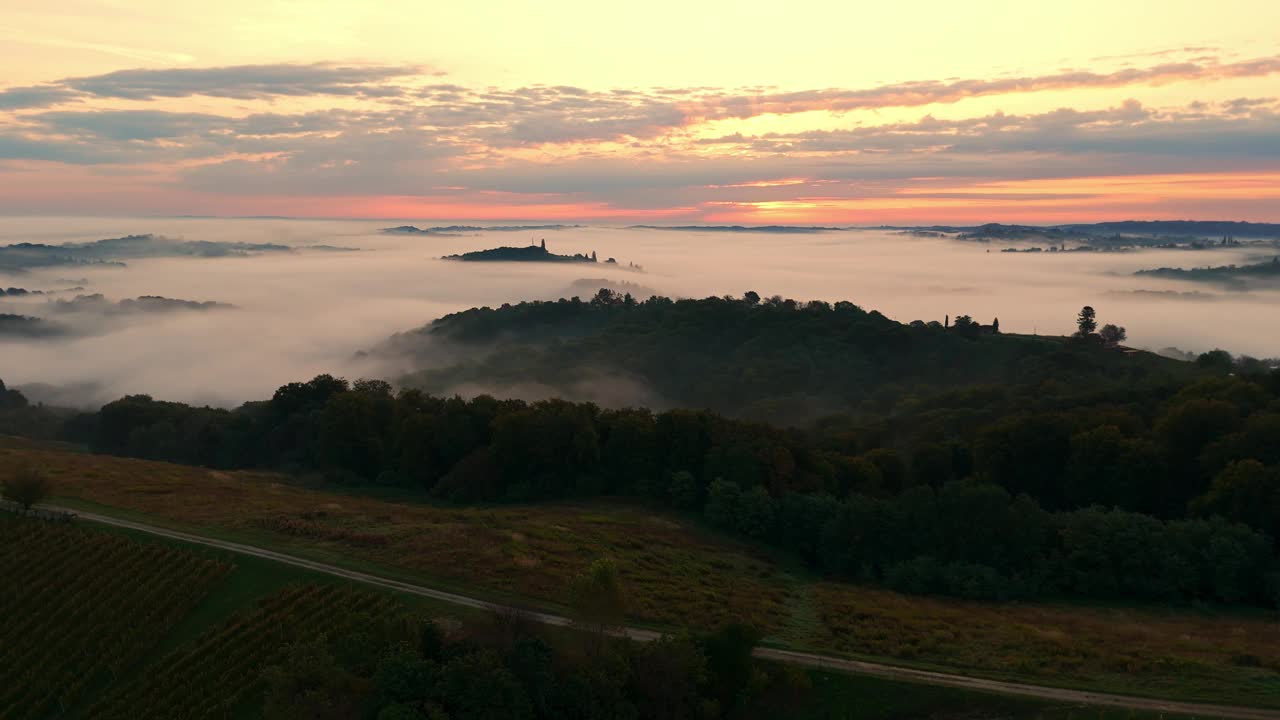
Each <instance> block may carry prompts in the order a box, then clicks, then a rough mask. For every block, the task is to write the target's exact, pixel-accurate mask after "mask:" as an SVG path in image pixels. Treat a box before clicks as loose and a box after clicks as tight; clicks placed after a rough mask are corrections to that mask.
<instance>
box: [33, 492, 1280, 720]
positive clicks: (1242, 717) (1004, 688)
mask: <svg viewBox="0 0 1280 720" xmlns="http://www.w3.org/2000/svg"><path fill="white" fill-rule="evenodd" d="M45 508H46V509H49V510H54V511H63V512H69V513H74V514H75V515H76V516H77V517H78V518H79V519H81V520H88V521H90V522H96V523H101V524H104V525H113V526H115V527H121V528H127V529H129V530H136V531H138V532H144V533H149V534H151V535H158V536H160V537H165V538H170V539H172V540H180V541H183V542H189V543H194V544H197V545H204V546H207V547H212V548H218V549H220V550H229V551H231V552H235V553H240V554H242V555H252V556H253V557H259V558H265V559H267V560H274V561H275V562H279V563H284V564H286V565H293V566H295V567H300V568H306V569H308V570H314V571H316V572H321V573H325V574H328V575H333V576H336V577H340V578H345V579H347V580H353V581H355V582H359V583H364V584H366V585H375V586H378V587H383V588H388V589H391V590H396V591H399V592H404V593H409V594H411V595H420V596H422V597H428V598H432V599H435V600H440V601H442V602H446V603H450V604H453V605H460V606H463V607H469V608H476V609H480V610H492V611H496V612H519V613H521V614H522V615H524V616H525V617H528V618H530V619H533V620H536V621H537V622H540V623H543V624H546V625H559V626H564V625H569V624H570V623H571V621H570V620H569V618H566V617H564V616H561V615H553V614H550V613H542V612H530V611H527V610H524V609H522V608H516V607H513V606H510V605H501V604H498V603H492V602H488V601H486V600H480V599H478V598H473V597H468V596H466V595H458V594H457V593H451V592H446V591H444V590H436V589H433V588H429V587H425V586H422V585H413V584H410V583H405V582H400V581H399V580H391V579H389V578H384V577H378V576H377V575H370V574H368V573H363V572H359V571H357V570H348V569H346V568H341V567H338V566H336V565H329V564H327V563H322V562H316V561H314V560H307V559H305V558H300V557H296V556H294V555H286V554H284V553H280V552H276V551H274V550H267V549H265V548H260V547H254V546H252V545H244V544H241V543H235V542H229V541H226V540H218V539H216V538H209V537H203V536H200V535H193V534H191V533H185V532H180V531H177V530H169V529H168V528H162V527H157V526H155V525H148V524H146V523H140V522H135V521H133V520H125V519H123V518H117V517H112V516H110V515H101V514H98V513H91V512H83V511H81V510H75V509H72V508H62V507H56V506H45ZM621 634H623V635H625V636H627V637H629V638H631V639H633V640H639V641H649V640H655V639H657V638H659V637H661V636H662V633H659V632H655V631H653V630H643V629H640V628H624V629H623V630H622V632H621ZM755 654H756V657H760V658H764V659H766V660H774V661H777V662H784V663H791V664H794V665H803V666H806V667H815V668H824V669H829V670H837V671H841V672H849V673H856V674H859V675H872V676H875V677H882V678H887V679H890V680H903V681H907V682H917V683H923V684H926V685H938V686H944V687H954V688H961V689H965V690H977V691H981V692H991V693H1000V694H1005V695H1021V696H1025V697H1033V698H1040V699H1044V700H1055V701H1060V702H1066V703H1075V704H1080V705H1107V706H1112V707H1118V708H1127V709H1131V710H1142V711H1148V712H1159V713H1172V714H1177V715H1193V716H1199V717H1212V718H1234V719H1239V720H1280V711H1277V710H1264V709H1261V708H1248V707H1237V706H1230V705H1208V704H1201V703H1188V702H1177V701H1173V700H1158V699H1154V698H1143V697H1133V696H1130V695H1111V694H1107V693H1095V692H1088V691H1084V690H1068V689H1064V688H1054V687H1045V686H1043V685H1028V684H1024V683H1015V682H1007V681H1003V680H988V679H985V678H976V677H969V676H966V675H953V674H950V673H941V672H933V671H930V670H915V669H912V668H904V667H897V666H894V665H884V664H881V663H873V662H864V661H861V660H847V659H844V658H837V657H830V656H826V655H817V654H813V653H805V652H795V651H791V650H779V649H776V648H757V649H756V652H755Z"/></svg>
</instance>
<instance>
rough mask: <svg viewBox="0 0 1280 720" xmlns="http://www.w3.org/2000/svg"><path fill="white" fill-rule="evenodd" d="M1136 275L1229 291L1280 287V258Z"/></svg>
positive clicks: (1169, 269)
mask: <svg viewBox="0 0 1280 720" xmlns="http://www.w3.org/2000/svg"><path fill="white" fill-rule="evenodd" d="M1134 274H1135V275H1140V276H1148V277H1158V278H1165V279H1168V280H1188V281H1191V282H1201V283H1210V284H1213V285H1220V286H1222V287H1224V288H1227V289H1229V290H1248V289H1250V288H1251V287H1259V286H1267V287H1278V286H1280V256H1276V257H1273V258H1272V259H1270V260H1266V261H1263V262H1259V263H1253V264H1251V265H1221V266H1218V267H1203V268H1190V269H1183V268H1169V267H1163V268H1155V269H1153V270H1139V271H1138V272H1136V273H1134Z"/></svg>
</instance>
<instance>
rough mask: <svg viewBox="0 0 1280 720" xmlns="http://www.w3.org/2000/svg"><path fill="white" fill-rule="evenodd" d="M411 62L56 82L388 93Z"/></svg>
mask: <svg viewBox="0 0 1280 720" xmlns="http://www.w3.org/2000/svg"><path fill="white" fill-rule="evenodd" d="M423 72H424V71H423V69H422V68H420V67H416V66H407V65H405V66H358V65H353V66H343V65H333V64H329V63H314V64H310V65H294V64H279V65H238V66H233V67H218V68H162V69H139V70H119V71H116V72H112V73H107V74H105V75H94V76H90V77H80V78H69V79H67V80H63V81H62V82H61V83H60V84H61V85H62V86H64V87H66V88H69V89H71V90H75V91H78V92H81V93H85V94H88V95H93V96H96V97H105V98H125V99H130V100H154V99H156V98H181V97H191V96H194V95H206V96H211V97H225V98H235V99H240V100H248V99H256V98H267V97H272V96H307V95H359V96H365V97H383V98H385V97H394V96H398V95H400V94H401V93H402V89H401V88H399V87H396V86H393V85H387V84H386V83H388V82H389V81H391V80H395V79H397V78H404V77H409V76H416V75H421V74H423Z"/></svg>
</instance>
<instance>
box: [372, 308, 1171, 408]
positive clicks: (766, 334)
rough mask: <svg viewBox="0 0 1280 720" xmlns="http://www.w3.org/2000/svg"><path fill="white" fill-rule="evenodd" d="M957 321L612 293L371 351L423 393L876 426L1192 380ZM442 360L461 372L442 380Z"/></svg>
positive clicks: (1110, 354) (1155, 364) (1110, 355)
mask: <svg viewBox="0 0 1280 720" xmlns="http://www.w3.org/2000/svg"><path fill="white" fill-rule="evenodd" d="M954 316H955V317H956V318H957V320H959V319H960V318H963V319H964V320H965V322H963V323H961V322H957V323H955V324H954V325H952V326H950V327H948V323H947V321H946V319H945V318H944V317H939V318H937V319H935V320H931V321H928V322H926V321H924V320H917V321H914V322H912V323H910V324H903V323H898V322H895V321H893V320H891V319H889V318H887V317H885V316H884V315H881V314H880V313H878V312H875V311H867V310H864V309H862V308H860V307H858V306H857V305H854V304H853V303H850V302H837V303H835V304H832V303H828V302H823V301H813V302H798V301H796V300H791V299H784V298H782V297H777V296H775V297H771V298H761V297H760V296H759V295H758V294H756V293H754V292H749V293H746V294H745V295H744V296H743V297H742V298H729V297H725V298H716V297H711V298H705V299H700V300H671V299H669V298H665V297H652V298H649V299H647V300H643V301H641V300H639V299H637V298H633V297H631V296H630V295H626V294H623V295H619V294H617V293H614V292H611V291H609V290H607V289H606V290H601V291H600V292H599V293H597V294H596V296H595V297H593V298H590V299H588V300H581V299H579V298H572V299H568V300H559V301H556V302H524V303H519V304H517V305H504V306H502V307H499V308H496V309H492V308H476V309H472V310H467V311H464V312H461V313H456V314H453V315H448V316H445V317H443V318H441V319H439V320H436V321H435V322H433V323H432V324H430V325H428V326H426V327H424V328H421V329H419V330H416V331H413V332H408V333H402V334H399V335H396V336H394V337H393V338H391V340H389V341H388V342H387V343H385V344H384V346H383V347H380V348H377V349H375V351H374V352H375V353H380V354H383V355H388V356H400V357H403V358H407V360H408V362H410V363H413V362H417V363H418V364H419V365H420V366H422V367H424V368H425V369H423V370H420V371H418V372H415V373H412V374H411V375H409V376H408V377H406V378H403V379H402V380H401V381H400V383H399V384H400V385H402V386H407V387H417V388H419V389H422V390H425V391H427V392H433V393H439V394H448V393H449V391H450V389H451V388H454V387H459V386H461V385H464V384H480V385H481V386H483V387H502V386H503V385H508V384H509V385H518V384H521V383H539V384H542V385H547V386H550V387H553V388H556V389H557V391H558V395H559V396H560V397H570V398H572V397H575V395H574V393H575V392H577V393H580V392H582V391H581V388H582V386H584V385H590V384H591V381H592V379H593V378H605V379H606V380H605V382H607V381H608V379H613V378H623V379H625V380H626V381H628V382H631V383H634V384H639V385H642V386H643V387H644V388H645V389H646V390H647V391H651V392H652V396H655V397H658V398H661V399H662V400H663V401H664V402H665V403H667V404H669V405H670V406H674V407H697V408H711V409H714V410H717V411H720V412H724V413H728V414H732V415H734V416H736V417H747V418H767V419H769V420H770V421H775V422H776V421H778V420H780V419H781V420H785V421H797V422H799V421H808V420H812V419H813V418H814V417H817V416H820V415H823V414H827V413H833V412H850V411H857V412H863V413H880V412H883V411H884V410H885V409H886V406H887V407H892V406H893V405H894V404H895V403H896V402H900V401H903V400H905V399H908V398H911V397H912V396H916V395H922V394H932V393H934V392H937V391H938V390H940V389H949V388H954V387H957V386H962V385H971V384H974V383H1002V384H1013V385H1024V384H1030V383H1039V382H1044V381H1055V382H1064V383H1093V384H1104V385H1108V386H1121V385H1123V384H1127V383H1134V382H1147V381H1150V380H1152V379H1154V378H1186V377H1188V376H1190V375H1193V374H1194V373H1195V368H1194V367H1193V366H1190V365H1187V364H1186V363H1179V362H1176V361H1172V360H1169V359H1167V358H1161V357H1158V356H1155V355H1151V354H1149V353H1137V354H1131V355H1126V354H1122V353H1120V352H1115V351H1107V350H1104V349H1101V348H1098V347H1095V346H1094V345H1091V344H1089V343H1082V342H1071V341H1068V340H1067V339H1065V338H1061V337H1032V336H1026V335H1011V334H1000V333H999V332H997V331H995V330H996V327H991V326H984V325H980V324H979V323H978V322H975V321H973V320H972V319H971V318H969V316H968V315H964V314H961V313H955V314H954ZM980 320H983V321H985V319H980ZM992 325H993V326H998V323H995V322H993V323H992ZM1006 330H1007V329H1006ZM442 356H445V357H460V358H466V359H464V360H460V361H457V362H451V363H450V364H447V365H445V366H443V367H440V366H439V358H440V357H442ZM577 397H579V398H582V397H584V396H583V395H578V396H577ZM646 404H647V403H646Z"/></svg>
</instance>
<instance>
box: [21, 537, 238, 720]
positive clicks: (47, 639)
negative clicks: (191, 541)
mask: <svg viewBox="0 0 1280 720" xmlns="http://www.w3.org/2000/svg"><path fill="white" fill-rule="evenodd" d="M230 571H231V566H230V565H229V564H227V563H224V562H219V561H216V560H211V559H207V558H205V557H202V556H200V555H196V554H193V553H189V552H185V551H182V550H177V549H173V548H168V547H164V546H160V545H141V544H137V543H132V542H129V541H128V540H125V539H123V538H119V537H113V536H110V535H105V534H102V533H95V532H92V531H88V530H81V529H72V528H66V527H61V526H47V525H44V524H42V523H38V522H30V521H20V520H15V519H12V517H11V516H8V515H3V514H0V577H4V578H5V582H4V583H3V584H2V585H0V617H4V618H6V619H7V622H5V623H3V624H0V676H3V677H4V678H5V679H6V682H5V683H4V684H3V686H0V714H2V715H3V716H4V717H5V718H7V719H13V720H16V719H18V718H40V717H44V716H46V715H47V714H49V712H50V711H52V710H54V709H55V708H66V707H70V706H72V705H74V704H75V703H76V702H77V701H78V700H79V699H80V698H81V697H82V695H83V694H84V693H85V692H86V690H87V689H89V688H90V687H92V686H93V684H95V683H99V682H102V681H104V680H106V679H108V678H118V677H120V676H121V675H123V674H124V673H125V672H127V671H128V670H129V669H130V668H131V667H132V666H133V665H134V664H135V663H137V662H138V661H139V660H140V659H142V658H143V657H144V656H145V655H146V654H147V653H148V652H149V651H151V650H152V648H153V647H154V646H155V645H156V644H157V643H158V642H159V641H160V639H161V638H162V637H163V636H164V635H165V633H166V632H167V631H169V630H170V629H172V628H173V627H174V626H175V625H176V624H177V623H178V622H179V621H180V620H181V619H182V618H183V617H184V616H185V615H186V614H187V613H188V612H190V611H191V610H192V608H194V607H195V606H196V605H197V604H198V603H199V602H200V601H201V600H202V599H203V598H204V597H205V596H206V595H207V594H208V593H209V591H210V590H211V589H212V588H213V587H214V586H215V585H217V584H218V582H219V581H220V580H222V579H223V577H224V576H226V575H227V574H228V573H229V572H230Z"/></svg>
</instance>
